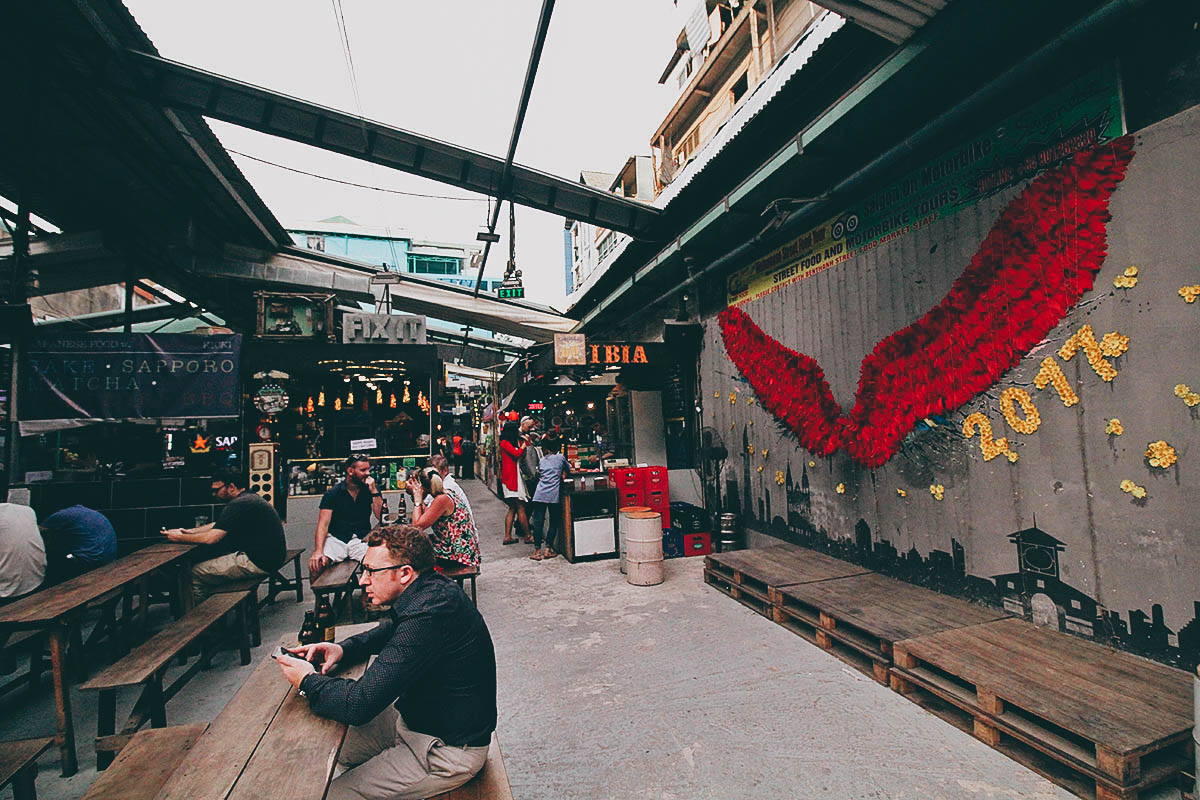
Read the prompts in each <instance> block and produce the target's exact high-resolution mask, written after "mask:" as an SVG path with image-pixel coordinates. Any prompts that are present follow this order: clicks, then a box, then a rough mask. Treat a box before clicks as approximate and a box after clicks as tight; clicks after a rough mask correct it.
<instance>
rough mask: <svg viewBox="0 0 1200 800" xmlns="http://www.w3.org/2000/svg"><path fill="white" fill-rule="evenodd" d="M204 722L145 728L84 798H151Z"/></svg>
mask: <svg viewBox="0 0 1200 800" xmlns="http://www.w3.org/2000/svg"><path fill="white" fill-rule="evenodd" d="M207 727H208V726H207V725H203V724H197V725H174V726H171V727H169V728H151V729H149V730H144V731H141V732H139V733H138V734H137V735H135V736H134V737H133V738H132V739H130V740H129V744H127V745H125V747H124V748H122V749H121V753H120V754H119V755H118V756H117V758H116V760H115V761H114V762H113V764H112V766H111V767H109V768H108V769H106V770H105V771H104V772H102V773H100V776H99V777H98V778H96V781H95V782H94V783H93V784H92V786H91V788H90V789H88V793H87V794H86V795H84V797H83V800H154V797H155V795H157V794H158V792H159V790H160V789H162V787H163V785H164V784H166V782H167V779H168V778H170V777H171V775H172V773H174V772H175V770H176V769H177V768H178V767H179V765H180V763H182V761H183V757H184V756H186V755H187V752H188V750H190V749H191V747H192V743H193V742H195V741H196V740H197V739H198V738H200V734H202V733H204V731H205V729H206V728H207Z"/></svg>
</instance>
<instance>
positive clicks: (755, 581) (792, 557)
mask: <svg viewBox="0 0 1200 800" xmlns="http://www.w3.org/2000/svg"><path fill="white" fill-rule="evenodd" d="M868 572H870V570H869V569H867V568H866V567H860V566H858V565H857V564H851V563H850V562H848V561H842V560H841V559H837V558H833V557H832V556H827V555H825V554H824V553H818V552H817V551H815V550H806V549H805V548H803V547H797V546H796V545H794V544H786V543H781V544H777V545H773V546H771V547H760V548H755V549H753V550H733V551H730V552H728V553H717V554H714V555H711V556H706V557H705V559H704V582H705V583H707V584H708V585H709V586H712V587H713V588H714V589H716V590H717V591H719V592H723V593H725V594H727V595H729V596H730V597H732V598H733V599H734V600H737V601H738V602H739V603H741V604H742V605H744V606H746V607H748V608H751V609H753V610H755V611H757V612H758V613H759V614H762V615H763V616H764V617H772V615H773V614H774V610H773V606H774V605H775V604H776V603H777V602H778V600H777V598H776V592H777V590H778V589H779V587H782V586H794V585H796V584H800V583H812V582H814V581H826V580H830V579H833V578H845V577H849V576H851V575H863V574H865V573H868Z"/></svg>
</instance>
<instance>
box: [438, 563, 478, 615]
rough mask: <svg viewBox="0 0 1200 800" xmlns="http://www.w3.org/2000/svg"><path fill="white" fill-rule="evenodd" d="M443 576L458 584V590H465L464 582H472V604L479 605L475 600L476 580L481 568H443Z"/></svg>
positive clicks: (458, 566) (457, 566)
mask: <svg viewBox="0 0 1200 800" xmlns="http://www.w3.org/2000/svg"><path fill="white" fill-rule="evenodd" d="M442 574H443V575H445V576H446V577H447V578H449V579H450V580H452V581H454V582H455V583H457V584H458V588H460V589H462V588H463V581H466V580H468V579H469V580H470V581H471V602H472V603H475V605H479V603H478V601H476V599H475V579H476V578H477V577H479V567H470V566H467V565H466V564H458V565H456V566H453V567H443V568H442Z"/></svg>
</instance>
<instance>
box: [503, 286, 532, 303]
mask: <svg viewBox="0 0 1200 800" xmlns="http://www.w3.org/2000/svg"><path fill="white" fill-rule="evenodd" d="M496 297H498V298H500V299H501V300H522V299H524V297H525V287H524V286H501V287H500V288H499V289H497V290H496Z"/></svg>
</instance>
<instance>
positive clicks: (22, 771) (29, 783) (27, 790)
mask: <svg viewBox="0 0 1200 800" xmlns="http://www.w3.org/2000/svg"><path fill="white" fill-rule="evenodd" d="M52 744H54V737H53V736H43V737H40V738H37V739H17V740H15V741H9V742H0V789H3V788H4V787H5V786H9V785H11V786H12V792H13V800H36V798H37V790H36V789H35V788H34V779H35V778H36V777H37V760H38V756H40V755H41V754H42V753H44V752H46V751H47V750H49V749H50V745H52ZM488 760H489V761H490V760H491V759H490V758H489V759H488ZM509 797H512V795H509Z"/></svg>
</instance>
